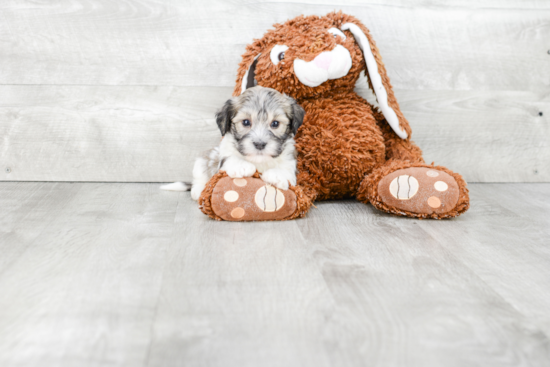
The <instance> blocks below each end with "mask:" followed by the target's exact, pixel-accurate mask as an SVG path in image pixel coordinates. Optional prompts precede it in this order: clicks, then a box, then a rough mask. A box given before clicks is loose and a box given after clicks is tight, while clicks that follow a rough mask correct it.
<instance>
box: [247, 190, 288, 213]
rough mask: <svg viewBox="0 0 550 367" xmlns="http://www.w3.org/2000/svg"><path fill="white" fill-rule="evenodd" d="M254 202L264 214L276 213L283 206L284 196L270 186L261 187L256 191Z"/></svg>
mask: <svg viewBox="0 0 550 367" xmlns="http://www.w3.org/2000/svg"><path fill="white" fill-rule="evenodd" d="M254 201H255V202H256V205H257V206H258V208H260V209H261V210H263V211H264V212H276V211H277V210H279V209H281V208H282V207H283V205H285V195H284V194H283V193H282V192H281V190H279V189H277V188H275V187H273V186H271V185H265V186H262V187H260V188H259V189H258V191H256V196H255V197H254Z"/></svg>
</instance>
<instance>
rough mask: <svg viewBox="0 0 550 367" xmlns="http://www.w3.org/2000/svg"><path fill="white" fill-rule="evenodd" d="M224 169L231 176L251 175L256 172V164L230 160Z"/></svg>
mask: <svg viewBox="0 0 550 367" xmlns="http://www.w3.org/2000/svg"><path fill="white" fill-rule="evenodd" d="M222 170H223V171H225V172H226V173H227V175H228V176H229V177H231V178H242V177H251V176H252V175H253V174H254V173H256V166H255V165H253V164H252V163H250V162H247V161H242V160H241V161H228V162H227V163H225V164H224V165H223V168H222Z"/></svg>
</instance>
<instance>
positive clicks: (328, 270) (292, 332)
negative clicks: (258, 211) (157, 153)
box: [0, 182, 550, 367]
mask: <svg viewBox="0 0 550 367" xmlns="http://www.w3.org/2000/svg"><path fill="white" fill-rule="evenodd" d="M158 186H159V185H158V184H129V183H126V184H118V183H116V184H115V183H113V184H101V183H74V184H72V183H38V182H27V183H24V182H17V183H16V182H4V183H0V208H1V209H0V251H1V252H0V366H2V367H8V366H40V367H42V366H71V367H73V366H77V367H78V366H239V367H240V366H254V367H256V366H300V367H302V366H315V367H322V366H337V367H340V366H407V367H409V366H422V367H425V366H438V367H439V366H444V367H452V366H484V367H485V366H549V365H550V184H472V185H470V189H471V199H472V200H471V201H472V207H471V209H470V211H469V212H468V213H466V214H465V215H463V216H462V217H459V218H457V219H454V220H448V221H428V220H423V221H419V220H411V219H406V218H398V217H394V216H390V215H386V214H383V213H379V212H377V211H375V210H374V209H373V208H372V207H371V206H368V205H363V204H360V203H358V202H355V201H339V202H336V201H334V202H324V203H318V204H317V208H316V209H315V208H313V209H312V211H311V212H310V214H309V215H308V217H307V218H306V219H302V220H296V221H290V222H264V223H227V222H215V221H213V220H210V219H208V218H207V217H206V216H204V215H203V214H202V213H200V212H199V210H198V209H197V208H196V204H195V203H194V202H193V201H192V200H191V199H190V197H189V194H188V193H173V192H165V191H161V190H159V188H158Z"/></svg>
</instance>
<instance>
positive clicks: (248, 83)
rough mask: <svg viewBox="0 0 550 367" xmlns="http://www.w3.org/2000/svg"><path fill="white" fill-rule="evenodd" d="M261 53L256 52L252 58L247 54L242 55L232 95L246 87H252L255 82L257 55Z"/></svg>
mask: <svg viewBox="0 0 550 367" xmlns="http://www.w3.org/2000/svg"><path fill="white" fill-rule="evenodd" d="M260 55H261V53H259V54H257V55H256V56H255V57H254V58H252V57H250V56H248V57H246V56H245V57H243V61H242V62H241V65H240V67H239V71H238V75H237V85H236V86H235V90H234V91H233V96H235V97H236V96H238V95H240V94H241V93H242V92H244V91H245V90H247V89H248V88H252V87H253V86H255V85H256V84H257V82H256V79H255V76H256V64H257V63H258V57H260Z"/></svg>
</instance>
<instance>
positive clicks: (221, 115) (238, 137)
mask: <svg viewBox="0 0 550 367" xmlns="http://www.w3.org/2000/svg"><path fill="white" fill-rule="evenodd" d="M304 115H305V111H304V109H303V108H302V107H301V106H299V105H298V103H296V101H295V100H294V99H293V98H291V97H288V96H286V95H283V94H281V93H279V92H277V91H276V90H274V89H271V88H264V87H261V86H256V87H253V88H249V89H247V90H246V91H244V92H243V93H242V94H241V95H240V96H238V97H233V98H231V99H229V100H228V101H227V102H225V104H224V106H223V107H222V108H221V109H220V110H219V111H218V112H217V114H216V122H217V124H218V127H219V129H220V131H221V133H222V136H223V137H224V138H223V139H222V141H221V143H220V145H219V146H217V147H215V148H214V149H211V150H209V151H207V152H205V153H204V154H203V155H202V156H201V157H199V158H197V160H196V161H195V166H194V168H193V184H192V185H189V184H185V183H181V182H176V183H173V184H168V185H164V186H162V187H161V188H163V189H165V190H177V191H187V190H189V189H191V197H192V198H193V199H195V200H198V198H199V197H200V195H201V193H202V191H203V190H204V187H205V185H206V183H207V182H208V181H209V180H210V178H211V177H212V176H213V175H215V174H216V173H217V172H218V171H219V170H222V171H225V172H227V175H228V176H229V177H232V178H241V177H250V176H252V175H253V174H254V173H255V172H256V170H257V171H258V172H260V173H261V176H260V177H261V178H262V180H263V181H265V182H266V183H268V184H271V185H274V186H276V187H278V188H280V189H283V190H286V189H288V186H289V183H290V184H292V185H296V149H295V147H294V144H295V142H294V135H295V134H296V132H297V131H298V128H299V127H300V126H301V125H302V122H303V120H304Z"/></svg>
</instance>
